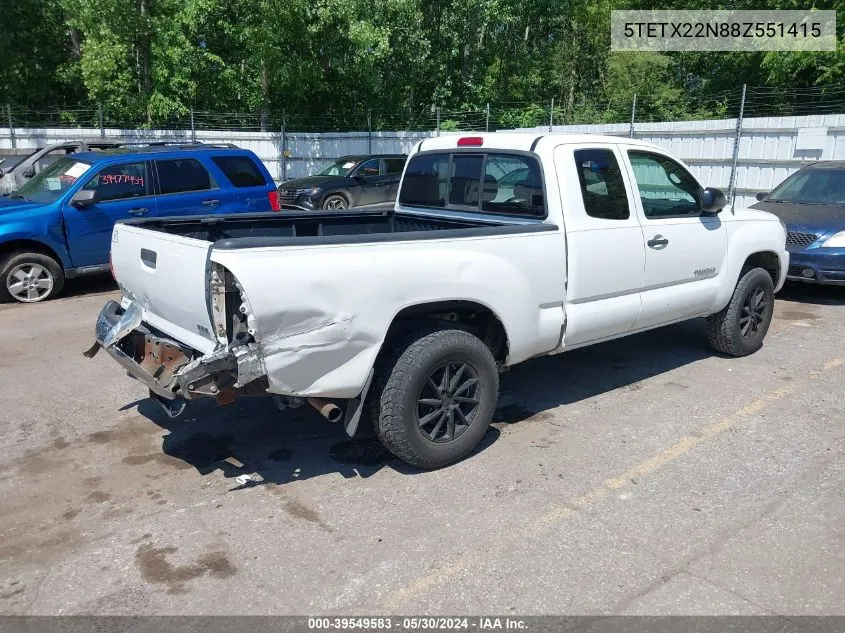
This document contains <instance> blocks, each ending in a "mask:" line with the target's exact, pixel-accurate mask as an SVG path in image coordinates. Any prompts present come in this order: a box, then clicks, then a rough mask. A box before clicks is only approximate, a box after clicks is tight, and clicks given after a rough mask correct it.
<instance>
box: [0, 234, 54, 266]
mask: <svg viewBox="0 0 845 633" xmlns="http://www.w3.org/2000/svg"><path fill="white" fill-rule="evenodd" d="M16 251H31V252H34V253H40V254H42V255H47V256H48V257H51V258H52V259H54V260H55V261H56V263H57V264H58V265H59V266H60V267H61V268H62V269H65V268H66V266H65V263H64V261H63V260H62V257H61V256H60V255H59V254H58V253H57V252H56V251H55V250H54V249H53V248H51V247H50V246H48V245H47V244H45V243H44V242H39V241H38V240H31V239H12V240H8V241H6V242H2V243H0V258H2V257H5V256H6V255H8V254H9V253H13V252H16Z"/></svg>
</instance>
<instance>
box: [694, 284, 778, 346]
mask: <svg viewBox="0 0 845 633" xmlns="http://www.w3.org/2000/svg"><path fill="white" fill-rule="evenodd" d="M774 304H775V288H774V284H773V283H772V278H771V276H770V275H769V273H768V272H766V271H765V270H764V269H762V268H752V269H751V270H749V271H748V272H747V273H745V274H744V275H743V276H742V278H741V279H740V280H739V283H737V285H736V288H735V289H734V293H733V296H732V297H731V300H730V303H728V305H727V306H725V308H724V309H723V310H721V311H720V312H717V313H716V314H711V315H710V316H709V317H707V338H708V340H709V341H710V345H711V346H712V347H713V348H714V349H715V350H717V351H719V352H722V353H723V354H727V355H729V356H737V357H738V356H748V355H749V354H753V353H754V352H756V351H757V350H759V349H760V348H761V347H763V339H764V338H765V337H766V332H768V331H769V325H770V324H771V322H772V313H773V310H774Z"/></svg>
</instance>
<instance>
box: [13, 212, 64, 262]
mask: <svg viewBox="0 0 845 633" xmlns="http://www.w3.org/2000/svg"><path fill="white" fill-rule="evenodd" d="M18 241H22V242H33V243H35V244H38V245H39V246H41V247H42V248H45V249H47V250H49V251H52V252H53V253H55V255H56V257H58V259H59V263H61V265H62V268H64V269H68V268H72V267H73V261H72V259H71V256H70V252H69V251H68V248H67V242H66V240H65V235H64V230H63V228H62V223H61V220H60V219H59V218H57V217H50V216H49V215H45V216H38V215H36V216H35V217H28V218H10V217H5V218H2V219H0V248H2V247H3V245H6V244H9V243H11V242H18Z"/></svg>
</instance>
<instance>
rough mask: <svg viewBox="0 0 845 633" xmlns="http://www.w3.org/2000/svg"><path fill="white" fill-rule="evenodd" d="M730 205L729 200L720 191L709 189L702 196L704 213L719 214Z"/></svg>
mask: <svg viewBox="0 0 845 633" xmlns="http://www.w3.org/2000/svg"><path fill="white" fill-rule="evenodd" d="M727 205H728V199H727V198H725V194H723V193H722V192H721V190H719V189H711V188H710V187H707V189H705V190H704V192H703V193H702V195H701V211H702V212H704V213H719V212H720V211H721V210H722V209H724V208H725V207H726V206H727Z"/></svg>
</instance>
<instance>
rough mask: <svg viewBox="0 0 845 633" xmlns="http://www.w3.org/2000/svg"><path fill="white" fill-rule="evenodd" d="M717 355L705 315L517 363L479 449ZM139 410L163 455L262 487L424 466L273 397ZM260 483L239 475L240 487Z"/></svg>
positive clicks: (142, 405)
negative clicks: (156, 430)
mask: <svg viewBox="0 0 845 633" xmlns="http://www.w3.org/2000/svg"><path fill="white" fill-rule="evenodd" d="M710 355H711V351H710V349H709V348H708V346H707V340H706V336H705V331H704V323H703V321H702V320H697V321H691V322H687V323H682V324H679V325H674V326H670V327H667V328H661V329H659V330H654V331H652V332H647V333H645V334H639V335H635V336H631V337H627V338H624V339H620V340H618V341H613V342H610V343H603V344H600V345H594V346H591V347H589V348H585V349H583V350H575V351H572V352H569V353H566V354H561V355H558V356H552V357H545V358H540V359H535V360H532V361H528V362H526V363H523V364H521V365H518V366H517V367H515V368H514V369H513V370H510V371H508V372H506V373H505V374H503V376H502V381H501V397H500V401H499V407H498V409H497V411H496V414H495V416H494V420H493V422H494V424H493V426H492V427H491V428H490V430H489V431H488V433H487V435H486V436H485V438H484V440H483V441H482V443H481V445H480V446H479V447H478V449H477V450H476V453H477V452H481V451H483V450H485V449H486V448H488V447H489V446H490V445H492V444H493V443H494V442H495V441H496V439H497V438H498V436H499V434H500V431H499V429H498V428H497V427H501V426H502V425H504V424H515V423H518V422H521V421H524V420H527V419H529V418H531V417H534V416H537V415H539V414H542V413H543V412H544V411H546V410H548V409H551V408H554V407H557V406H559V405H561V404H572V403H575V402H579V401H581V400H584V399H587V398H590V397H592V396H595V395H597V394H601V393H605V392H608V391H612V390H614V389H620V388H626V389H637V388H638V383H639V382H640V381H642V380H644V379H646V378H649V377H651V376H655V375H657V374H662V373H665V372H668V371H670V370H672V369H676V368H678V367H681V366H683V365H686V364H689V363H692V362H695V361H697V360H700V359H703V358H706V357H708V356H710ZM680 386H685V385H680ZM688 386H689V387H694V385H688ZM131 406H132V405H127V407H131ZM137 407H138V412H139V413H140V414H141V415H143V416H145V417H147V418H149V419H150V420H152V421H153V422H154V423H155V424H157V425H158V426H160V427H161V428H163V429H166V430H167V431H169V434H168V435H166V436H165V437H164V442H163V446H162V450H163V451H164V453H165V454H167V455H170V456H171V457H175V458H178V459H180V460H183V461H185V462H186V463H188V464H190V465H191V466H193V467H194V468H196V469H197V471H198V472H199V473H200V474H208V473H211V472H213V471H216V470H220V471H222V473H223V475H224V476H225V477H227V478H235V477H238V476H240V475H246V474H252V473H256V474H257V475H258V476H259V477H258V478H257V479H259V480H260V483H275V484H283V483H287V482H290V481H295V480H298V479H299V480H301V479H310V478H313V477H319V476H321V475H325V474H329V473H339V474H341V475H343V476H344V477H347V478H351V477H362V478H366V477H370V476H372V475H373V474H375V473H376V472H378V471H379V470H381V469H382V468H384V467H386V466H389V467H390V468H392V469H394V470H396V471H399V472H402V473H405V474H415V473H419V472H421V471H419V470H418V469H415V468H413V467H411V466H408V465H406V464H405V463H404V462H402V461H401V460H399V459H397V458H395V457H393V455H391V454H390V453H389V452H388V451H387V450H385V449H384V448H383V447H382V446H381V444H379V442H378V440H377V439H376V438H375V437H372V433H369V434H367V433H363V434H360V435H362V436H361V437H356V438H355V439H350V438H348V437H347V436H346V434H345V433H344V431H343V429H342V427H340V426H339V425H334V424H331V423H330V422H328V421H327V420H325V419H324V418H322V417H321V416H320V415H319V414H318V413H317V412H316V411H314V410H313V409H312V408H311V407H310V406H308V405H304V406H302V407H300V408H298V409H288V410H286V411H279V410H278V409H276V407H275V405H274V404H273V402H272V400H271V399H270V398H265V397H256V398H243V399H241V400H238V401H236V402H235V403H233V404H231V405H228V406H224V407H218V406H217V405H216V404H215V403H214V402H213V401H212V400H210V399H209V400H197V401H194V402H192V403H190V404H189V405H188V407H187V409H186V410H185V413H184V414H183V415H182V416H181V417H180V418H177V419H175V420H172V419H170V418H168V417H167V416H166V415H165V414H164V412H163V411H162V410H161V409H160V408H159V406H158V405H157V404H156V403H155V402H153V401H152V400H149V399H147V400H142V401H140V402H139V403H137ZM368 435H369V436H368ZM260 483H259V482H256V481H248V482H246V483H243V484H240V483H237V482H234V481H233V489H238V488H241V487H251V486H254V485H260Z"/></svg>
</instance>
